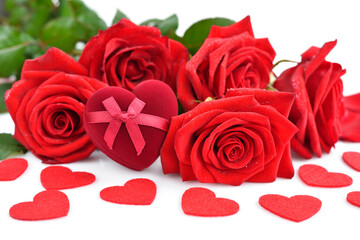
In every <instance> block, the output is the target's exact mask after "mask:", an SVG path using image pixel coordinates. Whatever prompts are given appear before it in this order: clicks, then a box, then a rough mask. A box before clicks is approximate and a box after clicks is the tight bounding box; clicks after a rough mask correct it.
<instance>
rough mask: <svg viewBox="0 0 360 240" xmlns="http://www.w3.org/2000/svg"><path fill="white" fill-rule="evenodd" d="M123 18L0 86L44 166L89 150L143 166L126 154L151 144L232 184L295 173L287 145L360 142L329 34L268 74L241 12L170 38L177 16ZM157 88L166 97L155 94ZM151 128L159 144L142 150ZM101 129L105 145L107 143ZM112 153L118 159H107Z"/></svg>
mask: <svg viewBox="0 0 360 240" xmlns="http://www.w3.org/2000/svg"><path fill="white" fill-rule="evenodd" d="M75 2H77V1H75ZM122 17H124V15H122V14H121V13H119V12H118V16H117V19H116V21H115V22H114V24H113V25H112V26H110V27H109V28H107V29H105V28H102V30H101V28H100V27H99V28H98V29H97V30H99V29H100V30H99V32H98V34H97V35H94V34H93V35H91V36H92V37H91V39H90V40H89V41H86V42H87V43H86V45H85V47H84V49H83V50H82V51H81V55H80V56H79V58H78V60H75V59H73V58H72V57H71V56H69V55H68V54H67V53H65V52H64V51H62V50H59V49H58V48H62V49H63V50H65V51H66V47H65V49H64V47H63V46H61V44H60V45H57V42H55V44H52V46H55V47H51V48H48V49H47V50H46V53H45V54H43V55H41V56H39V57H36V58H35V59H32V60H31V59H29V60H26V61H25V63H24V64H23V67H22V71H21V75H20V80H19V81H17V82H16V83H14V84H13V86H12V87H11V89H9V90H8V91H7V92H6V94H5V104H6V107H7V109H8V111H9V113H10V115H11V117H12V119H13V121H14V123H15V135H14V138H15V139H16V140H18V141H19V142H20V143H21V144H22V145H24V147H25V148H27V149H28V150H30V151H31V152H32V153H33V154H34V155H36V156H37V157H38V158H40V159H42V160H43V161H44V162H46V163H68V162H73V161H77V160H81V159H84V158H87V157H88V156H89V155H90V154H91V153H92V151H94V150H95V146H96V147H98V148H99V149H101V150H103V149H104V148H109V150H105V151H104V152H106V154H107V155H108V156H109V157H110V158H113V159H117V162H120V163H124V162H126V164H124V165H125V166H128V167H129V166H131V167H130V168H133V169H136V170H141V169H143V166H142V167H141V169H140V168H139V169H137V167H134V166H137V164H136V163H134V161H141V160H144V159H146V157H147V156H148V155H149V151H151V155H152V156H159V155H160V158H161V164H162V168H163V172H164V173H165V174H167V173H179V174H180V175H181V178H182V179H183V180H184V181H187V180H198V181H200V182H206V183H213V182H214V183H224V184H230V185H240V184H242V183H243V182H245V181H249V182H272V181H275V179H276V178H277V177H283V178H292V177H293V175H294V168H293V165H292V156H291V149H292V150H293V151H294V152H295V153H297V154H298V155H299V156H300V157H303V158H312V157H313V155H315V156H317V157H321V155H322V153H323V152H327V153H328V152H330V150H331V148H332V147H334V146H335V143H336V142H337V141H339V139H344V140H349V141H360V139H359V129H360V103H359V102H360V101H359V99H360V97H359V96H360V95H359V94H356V95H353V96H349V97H344V96H343V93H342V92H343V82H342V80H341V76H342V75H343V74H345V70H344V69H343V68H342V66H341V65H340V64H338V63H332V62H328V61H326V60H325V58H326V56H327V54H328V53H329V52H330V51H331V50H332V49H333V48H334V47H335V45H336V41H332V42H327V43H325V44H324V45H323V46H322V47H321V48H318V47H311V48H309V49H308V50H307V51H305V52H304V53H303V54H302V59H301V62H299V63H297V65H296V66H294V67H291V68H289V69H287V70H285V71H284V72H283V73H281V74H280V75H279V76H278V77H276V76H275V74H274V73H273V67H274V66H276V64H274V63H273V61H274V58H275V55H276V53H275V50H274V49H273V47H272V45H271V43H270V41H269V40H268V39H267V38H256V37H255V34H254V32H253V29H252V25H251V21H250V17H249V16H248V17H245V18H244V19H243V20H241V21H239V22H236V23H235V22H232V21H230V20H226V19H213V20H211V19H210V20H204V21H203V22H201V24H199V23H197V24H194V25H193V26H191V27H190V28H189V30H188V31H187V32H186V33H185V34H184V37H179V36H177V35H176V34H175V30H176V27H177V23H176V26H174V25H171V23H172V21H173V20H174V19H173V17H170V18H169V19H166V20H164V21H162V20H156V21H155V22H151V21H149V22H145V23H144V24H143V25H147V26H142V25H136V24H134V23H133V22H131V21H130V20H128V19H126V18H122ZM176 21H177V20H176ZM204 22H205V23H206V24H205V25H204ZM198 29H201V30H202V31H201V32H202V35H203V37H201V39H200V40H199V39H197V40H196V41H197V42H194V41H195V40H194V39H195V37H194V39H192V38H191V35H192V33H194V31H197V30H198ZM204 29H205V30H204ZM194 46H198V47H194ZM56 47H58V48H56ZM272 77H273V78H275V80H274V79H272ZM150 80H157V82H159V81H160V82H161V83H160V85H156V84H158V83H155V85H156V86H158V87H155V86H154V84H152V82H153V81H150ZM144 83H147V84H148V85H146V86H147V87H144V86H145V85H144ZM150 83H151V84H152V85H151V84H150ZM164 84H165V85H167V86H166V87H163V85H164ZM115 88H122V89H124V90H121V91H117V90H114V89H115ZM99 89H102V90H99ZM103 89H108V90H103ZM155 89H157V90H155ZM159 89H164V92H166V93H164V92H162V90H161V91H159ZM125 90H126V91H125ZM100 91H102V92H103V93H104V92H106V93H104V94H100V93H99V92H100ZM147 91H150V92H152V93H154V92H156V94H155V95H154V94H153V95H151V94H152V93H147ZM169 91H170V92H169ZM117 92H121V94H123V95H122V96H117V94H118V93H117ZM109 94H110V95H111V96H106V98H105V97H104V95H109ZM119 94H120V93H119ZM175 94H176V98H175ZM112 95H113V96H112ZM162 95H166V98H162V99H167V100H159V99H158V97H160V98H161V97H163V96H162ZM172 95H174V97H172ZM155 98H156V100H154V99H155ZM89 99H92V100H89ZM152 99H153V100H152ZM172 99H175V100H176V99H177V100H178V102H179V104H180V105H179V106H180V108H179V109H180V111H179V114H178V115H177V116H173V115H174V114H168V113H169V112H170V111H174V109H175V105H174V104H173V102H174V101H173V100H172ZM152 101H153V102H156V103H157V104H156V105H157V106H156V107H155V106H153V105H154V104H153V105H152V104H151V102H152ZM88 102H91V106H89V107H88V106H87V103H88ZM170 102H171V103H170ZM175 102H176V101H175ZM169 105H171V107H169ZM89 109H91V111H90V110H89ZM154 109H156V110H154ZM94 112H95V113H94ZM90 115H91V118H89V116H90ZM165 116H166V117H165ZM171 116H173V117H172V118H171ZM89 119H90V121H89ZM161 119H162V120H161ZM89 124H90V125H91V124H97V125H96V126H98V127H95V128H97V129H100V133H96V134H93V133H90V132H89V131H90V130H89V129H91V128H94V126H95V125H91V127H90V125H89ZM122 125H124V126H125V127H122ZM151 128H156V129H158V130H156V131H154V129H151ZM152 131H154V133H153V132H152ZM160 132H161V133H160ZM164 132H165V133H166V132H167V134H164ZM149 134H150V135H151V134H155V135H156V136H154V139H156V142H157V143H156V144H155V145H156V146H155V145H154V144H151V146H152V147H151V149H150V150H149V148H146V144H148V146H149V140H147V141H148V142H146V141H145V140H144V139H146V136H149ZM109 135H110V136H111V138H112V139H111V145H109V144H108V145H105V142H104V141H106V136H109ZM160 135H161V137H159V136H160ZM165 135H166V136H165ZM99 136H100V137H99ZM103 136H105V137H104V138H105V140H104V139H103ZM144 136H145V137H144ZM139 142H140V143H139ZM120 143H121V144H120ZM139 145H140V146H141V147H140V148H141V149H140V150H139V148H138V146H139ZM104 146H105V147H104ZM112 146H116V147H114V149H115V150H113V149H112ZM122 146H126V147H124V149H122ZM144 146H145V147H144ZM153 146H155V147H153ZM119 149H121V151H122V152H121V159H118V157H119V156H118V155H116V154H115V155H114V153H116V152H117V151H119ZM142 149H145V150H144V151H142ZM129 159H131V161H133V162H129V161H130V160H129ZM118 160H119V161H118ZM148 162H149V164H151V163H152V161H148ZM146 166H148V165H146Z"/></svg>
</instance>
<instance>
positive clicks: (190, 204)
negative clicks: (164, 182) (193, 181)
mask: <svg viewBox="0 0 360 240" xmlns="http://www.w3.org/2000/svg"><path fill="white" fill-rule="evenodd" d="M181 207H182V209H183V211H184V213H185V214H187V215H193V216H201V217H221V216H229V215H232V214H235V213H237V212H238V211H239V204H238V203H237V202H235V201H233V200H230V199H226V198H217V197H216V196H215V193H214V192H212V191H211V190H209V189H206V188H199V187H195V188H190V189H188V190H186V191H185V192H184V194H183V196H182V200H181Z"/></svg>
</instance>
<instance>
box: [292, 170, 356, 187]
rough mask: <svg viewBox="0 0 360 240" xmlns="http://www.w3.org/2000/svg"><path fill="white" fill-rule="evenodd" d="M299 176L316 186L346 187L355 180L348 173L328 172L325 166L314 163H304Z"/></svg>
mask: <svg viewBox="0 0 360 240" xmlns="http://www.w3.org/2000/svg"><path fill="white" fill-rule="evenodd" d="M299 176H300V178H301V180H303V182H304V183H306V184H307V185H310V186H315V187H329V188H335V187H346V186H350V185H351V184H352V182H353V181H352V178H351V177H349V176H348V175H346V174H343V173H334V172H328V171H327V170H326V169H325V168H323V167H320V166H318V165H313V164H305V165H302V166H301V167H300V168H299Z"/></svg>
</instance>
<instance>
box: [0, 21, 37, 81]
mask: <svg viewBox="0 0 360 240" xmlns="http://www.w3.org/2000/svg"><path fill="white" fill-rule="evenodd" d="M32 41H33V39H32V38H31V37H30V36H29V35H27V34H25V33H20V32H18V31H17V30H15V29H14V28H12V27H9V26H0V66H1V67H0V77H9V76H11V75H18V74H19V73H20V71H21V68H22V65H23V63H24V61H25V49H26V47H27V46H28V45H29V44H30V43H31V42H32Z"/></svg>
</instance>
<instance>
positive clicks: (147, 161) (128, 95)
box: [84, 80, 178, 170]
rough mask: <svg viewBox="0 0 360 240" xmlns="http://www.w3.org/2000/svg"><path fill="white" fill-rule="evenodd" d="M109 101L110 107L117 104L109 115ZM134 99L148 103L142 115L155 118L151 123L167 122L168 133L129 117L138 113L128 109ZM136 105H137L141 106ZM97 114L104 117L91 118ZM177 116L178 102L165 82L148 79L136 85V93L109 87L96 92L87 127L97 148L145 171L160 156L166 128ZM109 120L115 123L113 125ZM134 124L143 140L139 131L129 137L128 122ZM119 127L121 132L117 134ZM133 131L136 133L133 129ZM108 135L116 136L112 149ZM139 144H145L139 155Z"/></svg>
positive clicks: (87, 113) (88, 110)
mask: <svg viewBox="0 0 360 240" xmlns="http://www.w3.org/2000/svg"><path fill="white" fill-rule="evenodd" d="M108 100H110V102H111V106H115V105H116V106H115V107H116V109H117V110H116V111H115V110H114V109H113V111H112V113H111V114H109V113H110V112H109V109H107V108H105V105H106V104H105V102H107V103H109V101H108ZM135 100H141V102H143V103H145V106H144V107H143V108H142V110H141V112H140V113H141V114H143V115H150V116H152V119H151V120H150V122H151V123H153V122H154V121H155V120H153V119H154V118H158V119H159V118H161V119H162V120H165V121H166V124H165V126H166V127H164V128H165V130H161V129H159V128H156V127H150V126H148V125H146V124H145V125H144V124H143V122H141V121H137V119H139V118H138V117H137V116H136V115H135V116H136V117H135V118H134V114H133V115H132V117H130V115H131V114H130V112H132V113H136V111H133V110H129V106H130V105H131V106H133V105H132V104H131V103H133V101H135ZM136 105H137V106H138V104H135V106H136ZM140 109H141V108H140ZM120 110H121V111H120ZM119 111H120V112H119ZM97 113H99V114H102V116H100V118H99V117H98V116H97V117H95V118H94V117H93V118H91V116H94V114H97ZM177 113H178V105H177V100H176V96H175V94H174V92H173V91H172V89H171V88H170V87H169V86H168V85H167V84H165V83H164V82H161V81H158V80H147V81H144V82H142V83H140V84H139V85H137V87H136V88H135V89H134V90H133V92H130V91H128V90H126V89H124V88H120V87H106V88H102V89H100V90H98V91H96V92H95V93H94V94H93V95H92V96H91V97H90V98H89V100H88V101H87V103H86V106H85V110H84V126H85V130H86V133H87V134H88V136H89V137H90V139H91V140H92V142H93V143H94V145H95V146H96V147H97V148H99V149H100V150H101V151H102V152H103V153H105V154H106V155H107V156H108V157H109V158H111V159H113V160H114V161H116V162H118V163H119V164H121V165H124V166H126V167H128V168H131V169H134V170H143V169H144V168H147V167H149V166H150V165H151V164H152V163H153V162H154V161H155V160H156V159H157V158H158V157H159V155H160V148H161V145H162V143H163V141H164V139H165V135H166V132H167V125H168V124H169V122H170V120H171V117H173V116H175V115H177ZM105 115H107V119H106V120H103V119H104V116H105ZM109 116H110V117H109ZM99 119H102V120H99ZM124 119H126V120H124ZM134 119H135V120H134ZM147 120H149V119H147ZM102 121H103V122H102ZM110 121H113V123H112V124H110ZM134 121H135V122H137V126H138V127H139V129H140V137H142V139H141V138H140V137H139V131H137V133H138V134H137V135H136V136H135V135H134V134H133V135H130V134H129V132H131V129H130V131H129V127H128V126H127V123H131V122H134ZM148 122H149V121H148ZM119 126H120V127H119ZM118 127H119V129H118V130H116V131H114V129H117V128H118ZM135 128H137V127H135ZM110 129H111V130H110ZM132 131H134V126H133V127H132ZM105 133H109V135H113V136H111V139H112V141H111V143H110V146H112V147H109V142H107V141H106V140H105ZM109 135H107V136H109ZM134 138H135V141H134ZM136 141H138V142H141V143H142V144H144V143H145V145H144V146H143V148H141V151H139V152H138V151H137V148H136V147H135V144H134V143H133V142H136Z"/></svg>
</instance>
